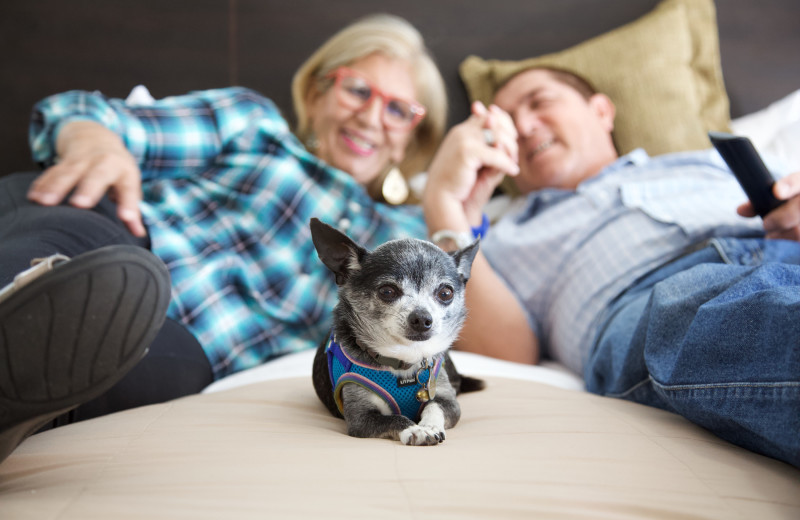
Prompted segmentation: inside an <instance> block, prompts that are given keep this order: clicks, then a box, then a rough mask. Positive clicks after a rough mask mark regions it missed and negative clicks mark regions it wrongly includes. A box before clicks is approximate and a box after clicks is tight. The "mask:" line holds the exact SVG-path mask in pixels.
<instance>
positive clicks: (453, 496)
mask: <svg viewBox="0 0 800 520" xmlns="http://www.w3.org/2000/svg"><path fill="white" fill-rule="evenodd" d="M461 404H462V408H463V417H462V420H461V422H460V424H458V425H457V426H456V428H454V429H452V430H449V431H448V433H447V440H446V441H445V442H444V443H443V444H441V445H439V446H436V447H425V448H420V447H407V446H402V445H400V444H399V443H396V442H393V441H389V440H382V439H354V438H350V437H348V436H347V435H345V433H344V422H343V421H341V420H340V419H336V418H334V417H331V416H330V415H329V414H328V412H327V411H326V410H325V409H324V408H323V406H322V405H321V404H320V403H319V402H318V400H317V398H316V396H315V395H314V391H313V388H312V385H311V382H310V380H309V378H306V377H303V378H290V379H284V380H272V381H265V382H261V383H256V384H251V385H246V386H241V387H238V388H233V389H230V390H225V391H220V392H216V393H211V394H203V395H198V396H192V397H188V398H184V399H180V400H177V401H173V402H170V403H165V404H161V405H155V406H149V407H143V408H139V409H134V410H129V411H126V412H121V413H117V414H114V415H111V416H106V417H101V418H98V419H93V420H90V421H86V422H83V423H77V424H73V425H71V426H65V427H62V428H58V429H55V430H52V431H49V432H45V433H42V434H39V435H36V436H34V437H31V438H29V439H28V440H27V441H25V443H24V444H23V445H22V446H20V448H18V449H17V450H16V451H15V452H14V453H13V454H12V455H11V456H10V457H9V459H7V460H6V461H5V463H3V464H2V465H0V518H14V519H40V518H57V519H59V520H70V519H80V520H85V519H89V518H104V519H105V518H114V519H126V518H149V519H159V518H192V519H205V518H209V519H210V518H214V519H216V518H237V519H250V518H253V519H256V518H257V519H263V518H365V519H366V518H369V519H373V518H381V519H395V518H396V519H402V520H408V519H409V518H459V519H465V518H481V519H485V518H510V517H515V518H517V517H518V518H659V519H670V518H720V519H726V520H729V519H733V518H743V519H751V518H759V519H767V518H798V517H800V494H798V493H797V490H798V489H800V471H798V470H797V469H795V468H792V467H790V466H788V465H787V464H785V463H782V462H778V461H776V460H773V459H769V458H766V457H762V456H760V455H756V454H754V453H751V452H747V451H745V450H743V449H740V448H737V447H735V446H732V445H730V444H728V443H726V442H724V441H721V440H719V439H717V438H716V437H714V436H712V435H710V434H709V433H707V432H706V431H704V430H702V429H700V428H698V427H695V426H693V425H691V424H689V423H688V422H687V421H685V420H684V419H682V418H681V417H679V416H676V415H673V414H671V413H667V412H663V411H660V410H657V409H653V408H647V407H644V406H640V405H636V404H632V403H629V402H624V401H620V400H614V399H610V398H602V397H598V396H594V395H591V394H588V393H585V392H579V391H574V390H565V389H560V388H555V387H552V386H548V385H544V384H541V383H535V382H530V381H522V380H517V379H507V378H501V377H491V378H489V379H488V388H487V390H485V391H483V392H478V393H471V394H466V395H463V396H462V397H461Z"/></svg>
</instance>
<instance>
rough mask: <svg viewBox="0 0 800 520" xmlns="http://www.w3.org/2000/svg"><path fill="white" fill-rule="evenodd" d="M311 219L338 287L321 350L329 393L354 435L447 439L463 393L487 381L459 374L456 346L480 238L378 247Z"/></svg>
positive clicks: (318, 382) (324, 393)
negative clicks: (456, 244) (459, 243)
mask: <svg viewBox="0 0 800 520" xmlns="http://www.w3.org/2000/svg"><path fill="white" fill-rule="evenodd" d="M310 226H311V237H312V240H313V242H314V247H315V248H316V250H317V253H318V255H319V258H320V260H322V262H323V263H324V264H325V265H326V266H327V267H328V268H329V269H330V270H331V271H333V274H334V276H335V279H336V284H337V285H338V287H339V302H338V303H337V305H336V307H335V308H334V311H333V330H332V332H331V335H330V338H328V339H326V341H324V342H323V343H322V345H320V347H319V349H318V350H317V353H316V356H315V358H314V366H313V381H314V389H315V390H316V392H317V395H318V396H319V398H320V400H321V401H322V402H323V403H324V404H325V406H326V407H327V408H328V410H330V412H331V413H332V414H333V415H334V416H336V417H341V418H344V420H345V423H346V424H347V433H348V434H349V435H351V436H353V437H379V438H389V439H394V440H399V441H400V442H402V443H403V444H407V445H418V446H424V445H435V444H438V443H440V442H442V441H444V438H445V433H444V431H445V429H447V428H452V427H453V426H455V424H456V423H457V422H458V420H459V418H460V417H461V408H460V407H459V405H458V401H457V400H456V395H457V394H458V393H460V392H462V391H463V392H466V391H472V390H479V389H481V388H483V381H481V380H479V379H474V378H469V377H462V376H461V375H459V374H458V373H457V372H456V371H455V369H454V367H453V366H452V362H451V361H450V359H449V356H448V354H447V351H448V349H449V348H450V346H451V345H452V344H453V342H454V341H455V339H456V336H457V335H458V332H459V330H460V329H461V326H462V324H463V323H464V319H465V318H466V314H467V310H466V307H465V302H464V288H465V285H466V283H467V280H468V279H469V273H470V269H471V267H472V261H473V260H474V258H475V254H476V253H477V251H478V241H477V240H476V241H475V242H473V243H472V244H471V245H469V246H467V247H465V248H464V249H461V250H459V251H455V252H453V253H446V252H444V251H442V250H441V249H439V248H438V247H436V246H435V245H433V244H432V243H430V242H426V241H424V240H418V239H400V240H392V241H389V242H386V243H385V244H382V245H381V246H379V247H377V248H376V249H375V250H374V251H372V252H370V251H367V250H366V249H365V248H363V247H361V246H359V245H358V244H356V243H355V242H354V241H353V240H351V239H350V238H349V237H347V236H346V235H345V234H343V233H341V232H340V231H338V230H336V229H334V228H333V227H331V226H328V225H327V224H324V223H322V222H321V221H319V220H318V219H311V224H310ZM442 365H444V367H445V370H440V369H441V368H442ZM454 384H455V385H454Z"/></svg>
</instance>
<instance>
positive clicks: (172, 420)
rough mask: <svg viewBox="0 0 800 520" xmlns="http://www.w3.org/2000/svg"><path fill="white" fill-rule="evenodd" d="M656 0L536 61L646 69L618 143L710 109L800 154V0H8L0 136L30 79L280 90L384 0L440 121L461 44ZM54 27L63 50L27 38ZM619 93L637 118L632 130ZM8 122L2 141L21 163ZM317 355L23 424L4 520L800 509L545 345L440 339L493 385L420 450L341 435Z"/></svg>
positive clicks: (546, 28)
mask: <svg viewBox="0 0 800 520" xmlns="http://www.w3.org/2000/svg"><path fill="white" fill-rule="evenodd" d="M123 4H124V6H125V7H124V8H123V7H122V6H123ZM656 4H658V5H659V7H658V8H657V9H656V10H655V11H652V13H656V14H655V15H653V16H651V17H650V18H649V19H648V20H649V21H647V22H646V23H645V22H642V19H638V21H635V22H632V23H633V25H631V26H626V27H627V28H624V30H623V31H621V32H616V31H615V32H613V33H608V34H611V36H610V37H608V36H606V37H604V38H603V39H601V40H599V43H598V40H592V41H591V43H589V44H588V46H587V47H581V48H579V49H578V50H577V51H575V50H574V49H573V50H570V51H567V52H566V53H558V54H556V55H549V56H548V57H547V60H556V63H558V64H562V65H565V66H571V65H575V63H578V64H580V62H581V61H582V62H583V63H589V64H591V65H594V66H595V68H596V69H598V71H597V72H598V73H602V72H603V71H604V70H606V69H608V66H606V64H604V63H603V62H602V58H604V57H608V56H609V55H610V54H611V51H610V50H609V47H608V45H611V47H610V48H611V49H614V48H616V49H617V50H618V51H619V52H621V54H618V55H617V57H616V58H615V59H614V60H612V61H613V63H612V64H611V65H613V66H615V67H616V66H622V65H624V67H622V68H620V69H614V70H613V71H612V72H613V73H612V74H610V75H607V77H606V78H605V79H604V78H601V77H598V78H594V79H595V81H597V82H604V81H610V82H611V83H610V84H609V85H605V84H604V85H603V86H607V87H608V88H610V89H613V88H617V87H619V88H622V89H623V90H624V88H627V87H630V86H636V85H639V86H640V87H642V88H639V89H638V90H637V91H636V92H633V94H630V93H626V92H624V91H620V92H617V93H616V95H617V96H619V97H620V99H616V101H617V102H618V104H620V107H621V108H620V115H621V117H622V118H623V119H622V120H621V122H620V128H621V129H623V130H624V132H622V131H621V133H620V134H619V135H617V136H616V137H617V139H618V141H619V143H620V144H621V145H622V146H623V147H624V146H625V142H626V139H625V135H628V136H633V137H638V136H643V135H650V136H652V137H653V139H652V140H651V141H649V142H648V143H647V146H648V147H651V146H652V147H656V146H659V145H660V144H662V143H663V142H662V141H659V139H658V138H659V135H662V134H664V133H665V129H668V130H669V133H670V137H671V138H672V139H674V140H673V141H671V143H672V144H671V145H670V146H673V147H678V148H681V149H687V148H695V147H703V146H707V145H708V143H707V142H706V141H704V139H705V137H704V135H705V134H704V131H705V130H706V129H709V128H711V127H717V129H721V128H719V127H728V126H730V127H731V128H732V129H733V130H734V131H736V132H738V133H744V134H746V135H749V136H751V138H753V140H754V142H755V143H756V145H757V147H758V148H759V149H760V150H762V151H766V152H769V153H770V155H772V156H773V157H774V158H775V159H776V160H777V161H783V162H784V163H785V164H787V165H790V167H792V168H793V169H797V170H800V153H799V152H798V147H797V143H798V142H800V90H797V89H798V88H800V69H798V68H797V67H796V66H795V65H796V63H797V61H796V49H797V48H800V32H798V31H797V20H798V19H800V4H799V3H797V2H796V0H760V1H759V2H741V1H738V0H718V1H717V3H716V5H717V11H716V14H715V12H714V10H713V7H714V5H713V4H711V3H710V2H709V1H708V0H665V1H663V2H659V1H658V0H647V1H645V0H604V1H603V2H597V1H596V0H552V1H543V0H542V1H532V0H500V1H498V2H491V9H489V8H487V5H486V3H485V2H475V1H473V0H437V1H435V2H431V1H430V0H386V1H385V2H382V3H381V4H379V5H378V6H376V4H375V3H374V2H373V1H372V0H351V1H348V2H341V3H338V2H337V3H336V8H335V9H331V7H330V6H331V5H332V3H330V1H329V0H297V1H296V2H294V1H292V2H285V1H278V0H204V1H202V2H198V1H197V0H170V2H167V3H164V2H161V1H159V0H146V1H145V0H142V1H141V2H128V3H114V2H108V3H102V2H101V3H98V2H93V1H91V0H75V1H74V2H70V3H69V7H65V6H66V5H67V4H64V3H63V2H60V1H58V0H42V1H41V2H39V1H37V2H7V3H3V4H2V7H0V10H7V11H11V12H12V14H13V15H14V17H9V16H7V15H6V14H7V13H4V12H0V20H3V21H5V22H6V23H5V25H4V26H3V27H4V34H7V35H9V36H8V38H9V41H12V40H13V41H15V42H16V44H15V46H14V53H13V55H12V56H10V57H9V65H8V68H7V69H6V70H7V71H9V77H14V78H17V79H16V80H15V81H14V82H13V85H14V89H15V90H13V92H11V93H9V92H7V91H4V90H3V89H6V88H7V87H8V85H0V97H3V99H5V100H6V101H11V102H10V103H8V105H9V107H10V108H11V107H13V108H14V113H13V114H10V115H9V119H8V121H9V125H10V126H8V129H14V128H15V129H14V130H13V131H11V130H9V131H8V132H9V135H10V136H11V137H9V139H6V138H5V137H3V138H2V139H0V142H4V143H12V142H14V143H16V142H17V141H14V139H16V138H17V137H19V136H23V135H24V125H25V121H26V119H27V113H28V111H29V108H30V106H31V105H32V104H33V102H34V101H35V100H36V99H38V98H39V97H42V96H44V95H46V94H49V93H52V92H56V91H60V90H66V89H68V88H88V89H95V88H97V89H100V90H103V91H104V92H106V93H108V94H109V95H113V96H116V97H124V96H125V94H126V93H127V90H129V89H130V88H131V87H132V86H133V85H135V84H136V83H145V84H146V85H147V86H148V87H150V88H151V92H152V93H153V94H154V95H155V96H157V97H162V96H166V95H170V94H179V93H182V92H185V91H186V90H189V89H193V88H206V87H213V86H223V85H225V84H244V85H245V86H250V87H253V88H255V89H257V90H259V91H261V92H264V93H265V94H267V95H268V96H270V97H273V98H274V99H276V101H277V102H278V104H279V106H282V107H284V109H288V85H289V78H290V75H291V72H292V71H293V70H294V68H295V67H296V66H297V64H298V63H300V62H301V61H302V59H303V58H304V57H305V56H306V55H307V53H308V52H310V50H311V49H313V48H314V47H316V46H317V45H318V44H319V43H321V42H322V41H323V40H324V39H325V38H326V37H327V36H328V35H329V34H331V32H332V31H333V30H334V29H336V28H338V27H340V26H342V25H343V24H344V23H346V22H348V21H350V20H352V19H353V18H354V17H355V16H357V15H360V14H364V13H367V12H373V11H376V10H386V11H390V12H394V13H397V14H400V15H403V16H405V17H407V18H408V19H409V20H411V21H412V22H413V23H415V24H416V25H418V26H419V27H420V28H421V29H422V31H423V33H425V34H426V36H427V37H428V40H429V42H430V45H431V47H432V49H433V50H434V52H435V53H436V55H437V57H438V58H439V62H440V66H441V68H442V70H443V72H444V74H445V79H446V80H447V83H448V89H449V92H450V94H451V97H452V100H453V111H452V115H451V122H458V121H460V120H461V119H462V118H463V117H464V116H465V115H466V113H467V110H468V108H467V106H468V104H467V101H466V93H465V92H466V89H464V86H463V85H462V84H461V81H460V80H459V79H458V65H459V64H460V62H461V60H462V59H463V58H464V57H465V56H466V55H467V54H469V53H474V54H478V55H480V56H483V57H486V58H504V59H507V60H519V59H524V58H529V57H531V56H535V55H541V54H546V53H552V52H553V51H556V50H559V49H563V48H566V47H567V46H569V45H573V44H576V43H578V42H580V41H583V40H584V39H586V38H588V37H590V36H596V35H598V34H600V33H601V32H603V31H606V30H608V29H611V28H613V27H615V26H617V25H620V24H623V23H625V22H629V21H632V20H634V19H637V17H639V16H641V15H643V14H646V13H648V12H650V9H651V8H652V7H653V6H655V5H656ZM114 6H116V7H114ZM698 9H699V11H696V10H698ZM709 9H710V10H709ZM9 20H13V23H8V22H9ZM717 20H718V21H719V34H720V39H719V41H718V40H717V38H716V36H717V26H716V25H715V22H716V21H717ZM187 21H188V22H191V23H184V22H187ZM653 24H655V25H653ZM214 26H220V27H222V32H221V33H215V32H213V31H210V30H209V28H210V27H214ZM76 27H81V28H82V29H81V31H82V34H84V33H85V34H91V35H92V37H91V38H88V39H87V40H86V41H84V40H83V39H82V38H79V37H78V36H77V35H76V34H72V35H71V36H69V37H68V38H67V39H66V40H64V39H63V38H65V37H64V34H65V33H64V32H60V31H64V30H66V29H65V28H76ZM109 27H113V28H114V30H113V31H109V30H108V28H109ZM195 27H200V28H201V29H202V30H201V31H197V30H196V29H195ZM104 28H105V29H104ZM144 29H147V30H144ZM620 34H622V35H623V36H624V38H623V37H620ZM143 35H144V36H143ZM59 38H62V39H59ZM620 39H621V43H620ZM87 41H88V42H90V44H89V43H87ZM718 44H719V45H718ZM47 45H49V46H50V47H48V48H49V49H65V50H69V51H70V52H71V56H72V57H71V58H67V56H66V54H70V53H67V52H52V51H48V52H40V49H42V48H43V46H47ZM226 45H227V47H226ZM647 46H650V47H649V48H650V50H649V51H647V52H638V53H632V54H631V53H627V52H626V51H627V50H628V49H634V48H635V49H638V50H639V51H641V50H642V49H644V48H645V47H647ZM659 46H660V47H659ZM220 48H222V49H227V53H226V52H218V51H219V49H220ZM276 49H280V52H275V50H276ZM598 49H600V50H598ZM720 51H721V61H720ZM110 54H113V58H114V59H111V57H110ZM267 54H271V55H270V56H269V58H268V57H267V56H266V55H267ZM632 55H636V56H639V58H641V59H642V60H643V62H640V63H636V62H634V61H633V60H631V59H629V58H630V57H631V56H632ZM653 57H656V58H657V59H655V60H654V59H652V58H653ZM12 58H13V59H12ZM267 59H269V61H267ZM70 60H71V61H70ZM576 60H577V61H576ZM177 62H180V63H181V64H182V68H181V73H180V74H176V73H175V65H174V63H177ZM265 62H266V63H269V64H270V67H269V69H268V71H269V74H266V73H265V70H266V69H265V66H264V64H265ZM720 63H722V65H723V67H722V68H723V69H724V70H725V74H724V82H723V76H722V72H721V69H720ZM653 64H656V65H660V66H658V67H655V69H652V70H650V69H648V70H649V72H648V74H649V73H650V72H652V73H654V74H655V75H654V76H648V75H647V74H645V73H644V72H643V68H642V67H650V66H652V65H653ZM609 66H610V65H609ZM219 70H223V71H224V72H222V73H221V74H220V73H219ZM15 72H16V73H15ZM23 78H24V81H23ZM615 78H616V81H615ZM648 78H649V79H648ZM9 85H12V83H9ZM467 86H468V87H469V88H470V89H475V88H479V87H480V85H479V84H475V82H474V81H473V80H469V81H468V82H467ZM651 88H658V89H663V88H667V93H666V94H665V96H664V97H661V98H659V99H658V101H657V102H655V103H651V102H649V101H648V99H649V98H647V97H645V98H644V103H642V97H641V95H639V94H641V93H642V92H645V93H651V94H652V92H653V90H651ZM3 92H5V94H3ZM648 95H649V94H648ZM772 102H774V104H773V105H771V107H768V105H770V103H772ZM729 108H730V110H729ZM651 109H654V110H651ZM762 109H763V110H762ZM626 112H627V113H628V114H634V113H635V114H636V116H637V120H639V118H641V120H644V121H647V122H648V125H649V126H648V127H647V128H644V129H641V128H635V127H632V126H630V123H631V120H630V118H625V114H626ZM731 115H733V116H734V119H733V121H731V119H730V117H731ZM668 116H669V117H671V118H673V120H671V121H672V122H670V123H669V124H667V123H665V119H664V118H666V117H668ZM8 129H7V128H6V127H5V126H4V128H3V130H4V131H5V130H8ZM19 141H20V146H19V147H18V146H16V144H15V145H14V147H13V148H14V151H15V152H16V151H17V148H20V150H18V151H19V153H17V154H16V155H15V154H14V153H12V154H10V155H9V157H12V158H17V157H19V156H20V155H22V156H23V159H22V160H25V159H24V157H25V155H24V153H25V152H24V150H22V149H21V148H23V147H24V139H20V140H19ZM650 151H651V153H660V152H661V151H669V150H662V149H660V148H651V149H650ZM12 164H14V163H13V160H12ZM17 164H21V163H19V162H18V163H17ZM21 168H24V166H20V167H16V169H21ZM11 171H13V170H11ZM8 173H10V171H9V172H8ZM310 354H311V353H309V352H303V353H299V354H296V355H293V356H289V357H286V358H281V359H279V360H276V361H274V362H270V363H268V364H267V365H265V366H263V367H259V368H257V369H254V370H252V371H248V372H244V373H241V374H237V375H235V376H232V377H230V378H227V379H223V380H221V381H219V382H217V383H215V385H213V386H212V387H211V388H209V389H208V392H207V393H204V394H202V395H197V396H193V397H188V398H184V399H180V400H177V401H174V402H170V403H165V404H160V405H155V406H149V407H144V408H140V409H134V410H129V411H126V412H122V413H117V414H114V415H111V416H107V417H102V418H98V419H94V420H91V421H87V422H84V423H78V424H73V425H70V426H66V427H62V428H58V429H55V430H52V431H48V432H45V433H42V434H39V435H35V436H33V437H31V438H29V439H28V440H27V441H25V442H24V443H23V444H22V445H21V446H20V447H19V448H18V449H17V450H16V451H15V452H14V453H13V454H12V455H11V456H10V457H9V458H8V459H7V460H6V461H5V462H3V463H2V464H0V520H17V519H31V520H41V519H47V520H71V519H76V520H86V519H103V520H106V519H127V518H132V519H133V518H136V519H160V518H169V519H182V518H185V519H205V518H208V519H250V518H252V519H266V518H291V519H294V518H310V519H335V518H370V519H372V518H386V519H393V518H397V519H403V520H409V519H420V520H422V519H444V518H454V519H467V518H481V519H483V518H491V519H495V518H503V519H505V518H545V519H551V518H564V519H579V518H603V519H632V518H642V519H681V520H686V519H709V518H719V519H726V520H727V519H735V518H741V519H748V520H750V519H759V520H761V519H773V518H785V519H800V470H798V469H796V468H793V467H791V466H789V465H787V464H784V463H782V462H778V461H776V460H773V459H769V458H766V457H763V456H760V455H757V454H754V453H752V452H748V451H745V450H743V449H740V448H737V447H735V446H733V445H731V444H728V443H726V442H724V441H722V440H719V439H718V438H716V437H714V436H713V435H711V434H709V433H708V432H706V431H704V430H702V429H700V428H699V427H696V426H694V425H692V424H690V423H688V422H687V421H686V420H684V419H682V418H681V417H678V416H676V415H673V414H670V413H667V412H663V411H660V410H656V409H652V408H646V407H643V406H639V405H636V404H632V403H628V402H624V401H620V400H614V399H608V398H602V397H597V396H594V395H590V394H588V393H586V392H584V391H583V390H582V384H581V382H580V379H579V378H578V377H577V376H575V375H573V374H569V373H567V372H565V371H564V370H563V369H560V368H558V366H557V365H548V366H544V367H541V366H537V367H530V366H521V365H513V364H508V363H501V362H498V361H496V360H490V359H488V358H482V357H480V356H470V355H467V354H463V353H459V352H456V353H454V358H455V360H456V364H457V365H458V366H459V368H460V369H461V371H462V372H464V373H467V374H471V375H477V376H481V377H484V378H486V379H487V381H488V386H487V388H486V390H484V391H482V392H478V393H471V394H466V395H464V396H462V398H461V405H462V409H463V415H462V420H461V422H460V423H459V424H458V425H457V427H456V428H455V429H453V430H450V431H448V432H447V440H446V442H444V443H443V444H441V445H439V446H436V447H427V448H418V447H407V446H402V445H400V444H399V443H395V442H391V441H387V440H364V439H353V438H350V437H348V436H347V435H345V433H344V431H345V430H344V423H343V422H342V421H341V420H339V419H335V418H333V417H331V416H330V415H329V414H328V413H327V411H326V410H325V408H323V406H322V405H321V404H320V403H319V402H318V400H317V398H316V396H315V394H314V390H313V388H312V385H311V380H310V372H311V356H310ZM798 435H800V432H798Z"/></svg>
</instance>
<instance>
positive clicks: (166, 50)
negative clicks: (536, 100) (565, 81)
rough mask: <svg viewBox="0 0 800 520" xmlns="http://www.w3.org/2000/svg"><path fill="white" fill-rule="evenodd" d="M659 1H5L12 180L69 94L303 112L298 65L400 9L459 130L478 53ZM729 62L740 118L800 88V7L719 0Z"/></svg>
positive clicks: (1, 25)
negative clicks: (232, 89) (36, 116)
mask: <svg viewBox="0 0 800 520" xmlns="http://www.w3.org/2000/svg"><path fill="white" fill-rule="evenodd" d="M656 3H658V0H603V1H600V2H598V1H597V0H494V1H490V2H486V1H483V0H482V1H471V0H382V1H375V0H135V1H127V2H125V1H119V0H70V1H64V0H3V1H2V2H0V41H1V42H2V44H3V45H2V50H0V52H1V53H2V67H1V68H0V71H2V81H0V107H2V111H0V114H1V116H2V117H0V121H2V124H0V152H1V153H2V155H1V156H2V158H3V160H4V164H3V167H2V168H0V175H2V174H6V173H10V172H12V171H16V170H23V169H31V168H32V166H33V165H32V163H31V160H30V158H29V154H28V150H27V137H26V133H27V124H28V115H29V112H30V108H31V106H32V105H33V103H35V102H36V101H37V100H38V99H40V98H42V97H44V96H46V95H49V94H52V93H55V92H60V91H64V90H69V89H88V90H100V91H102V92H103V93H105V94H107V95H110V96H113V97H124V96H126V95H127V93H128V92H129V91H130V89H131V87H133V86H135V85H136V84H139V83H143V84H145V85H147V86H148V87H149V88H150V91H151V92H152V94H153V95H154V96H155V97H163V96H167V95H172V94H181V93H184V92H188V91H190V90H196V89H204V88H213V87H222V86H228V85H233V84H236V85H244V86H247V87H251V88H254V89H256V90H258V91H260V92H262V93H263V94H265V95H267V96H269V97H271V98H272V99H273V100H275V102H276V103H277V104H278V106H280V107H281V108H282V109H283V110H284V112H285V113H286V114H290V113H291V102H290V95H289V83H290V80H291V77H292V74H293V73H294V71H295V69H296V68H297V67H298V65H299V64H300V63H301V62H302V61H303V60H304V59H305V58H306V57H307V56H308V55H309V54H310V53H311V52H312V51H313V50H314V49H315V48H316V47H317V46H318V45H319V44H320V43H322V42H323V41H324V40H325V39H326V38H327V37H328V36H330V35H331V34H333V32H335V31H336V30H338V29H339V28H341V27H343V26H344V25H345V24H347V23H348V22H350V21H352V20H353V19H355V18H356V17H358V16H361V15H364V14H367V13H371V12H378V11H382V12H390V13H394V14H398V15H400V16H403V17H405V18H406V19H408V20H409V21H410V22H412V23H413V24H415V25H416V26H417V27H418V28H419V29H420V31H421V32H422V33H423V35H424V36H425V37H426V40H427V42H428V45H429V47H430V48H431V49H432V51H433V53H434V55H435V56H436V58H437V61H438V63H439V65H440V67H441V69H442V72H443V74H444V76H445V79H446V81H447V85H448V90H449V94H450V98H451V113H450V122H451V123H455V122H458V121H461V120H462V119H463V118H464V117H465V116H466V115H467V110H468V103H467V97H466V93H465V92H464V89H463V86H462V85H461V82H460V80H459V78H458V73H457V67H458V64H459V63H460V62H461V60H462V59H463V58H464V57H466V56H467V55H468V54H478V55H481V56H484V57H489V58H502V59H518V58H524V57H528V56H531V55H535V54H541V53H545V52H552V51H557V50H560V49H563V48H565V47H568V46H570V45H572V44H575V43H578V42H580V41H583V40H584V39H586V38H589V37H591V36H595V35H597V34H600V33H603V32H605V31H607V30H609V29H612V28H614V27H616V26H619V25H621V24H623V23H625V22H628V21H631V20H633V19H635V18H637V17H639V16H641V15H642V14H644V13H646V12H647V11H649V10H650V9H651V8H652V7H653V6H654V5H655V4H656ZM717 15H718V22H719V26H720V40H721V53H722V67H723V74H724V78H725V83H726V87H727V89H728V94H729V96H730V100H731V113H732V116H734V117H736V116H738V115H742V114H745V113H749V112H751V111H754V110H757V109H759V108H763V107H764V106H766V105H767V104H769V103H770V102H771V101H774V100H777V99H779V98H780V97H782V96H785V95H786V94H788V93H790V92H792V91H794V90H796V89H798V88H800V67H798V66H797V49H800V2H797V0H758V1H757V2H754V1H746V0H717Z"/></svg>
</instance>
